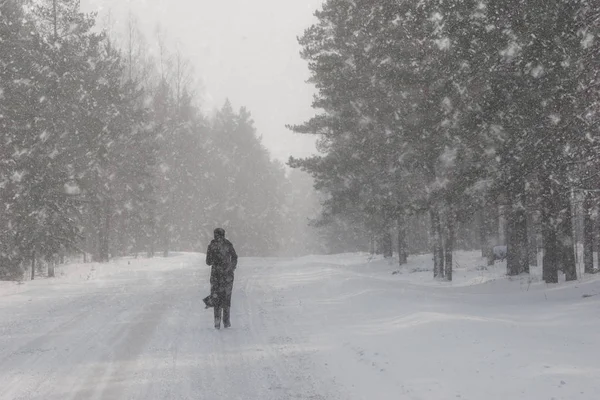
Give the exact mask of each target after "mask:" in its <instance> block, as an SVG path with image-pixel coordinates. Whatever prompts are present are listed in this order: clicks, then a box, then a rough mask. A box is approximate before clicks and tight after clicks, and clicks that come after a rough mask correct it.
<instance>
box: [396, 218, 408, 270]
mask: <svg viewBox="0 0 600 400" xmlns="http://www.w3.org/2000/svg"><path fill="white" fill-rule="evenodd" d="M407 262H408V251H407V248H406V219H405V218H404V217H403V216H401V217H398V264H400V265H404V264H406V263H407Z"/></svg>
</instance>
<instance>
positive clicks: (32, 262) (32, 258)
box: [31, 250, 35, 280]
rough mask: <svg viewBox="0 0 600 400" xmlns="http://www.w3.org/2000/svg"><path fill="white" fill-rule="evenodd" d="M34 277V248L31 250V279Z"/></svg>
mask: <svg viewBox="0 0 600 400" xmlns="http://www.w3.org/2000/svg"><path fill="white" fill-rule="evenodd" d="M34 279H35V250H33V251H32V252H31V280H34Z"/></svg>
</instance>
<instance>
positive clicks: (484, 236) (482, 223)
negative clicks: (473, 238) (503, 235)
mask: <svg viewBox="0 0 600 400" xmlns="http://www.w3.org/2000/svg"><path fill="white" fill-rule="evenodd" d="M477 222H478V224H479V246H480V247H481V258H484V257H486V256H487V248H488V236H489V235H488V229H487V221H486V210H485V208H482V209H481V211H479V214H478V216H477Z"/></svg>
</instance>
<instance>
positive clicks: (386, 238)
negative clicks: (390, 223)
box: [382, 228, 394, 258]
mask: <svg viewBox="0 0 600 400" xmlns="http://www.w3.org/2000/svg"><path fill="white" fill-rule="evenodd" d="M382 239H383V256H384V257H385V258H392V257H393V256H394V250H393V247H392V246H393V245H392V234H391V232H390V231H389V229H387V228H386V229H385V230H384V232H383V235H382Z"/></svg>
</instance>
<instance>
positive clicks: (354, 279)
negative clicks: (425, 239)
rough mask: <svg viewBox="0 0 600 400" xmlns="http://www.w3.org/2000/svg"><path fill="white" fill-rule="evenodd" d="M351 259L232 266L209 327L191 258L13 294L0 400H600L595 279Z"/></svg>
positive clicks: (203, 279)
mask: <svg viewBox="0 0 600 400" xmlns="http://www.w3.org/2000/svg"><path fill="white" fill-rule="evenodd" d="M360 260H363V259H361V258H360V257H359V256H357V255H347V256H336V257H306V258H302V259H242V260H241V263H240V268H239V269H238V273H237V276H236V286H235V293H234V305H233V310H232V323H233V326H234V327H233V329H231V330H221V331H216V330H215V329H214V328H212V327H211V325H212V324H211V322H212V321H211V312H210V311H206V310H204V309H203V307H202V306H201V303H202V302H201V298H202V297H203V296H204V295H206V293H207V291H208V282H207V279H208V270H207V268H206V267H205V266H204V265H203V263H202V256H201V255H194V254H182V255H177V256H173V257H170V258H167V259H158V260H152V261H144V260H133V261H132V263H135V264H136V268H131V269H124V270H123V271H121V272H118V271H117V272H115V273H114V274H112V275H106V276H102V277H89V279H87V280H70V281H69V280H65V281H61V280H60V279H57V280H54V281H52V282H50V283H51V284H45V283H47V282H45V283H40V282H35V283H31V284H28V285H23V286H25V287H26V288H25V289H23V290H20V291H19V292H17V293H12V292H11V293H9V294H6V295H3V296H0V399H3V400H4V399H6V400H9V399H10V400H13V399H14V400H16V399H23V400H31V399H39V400H67V399H81V400H92V399H140V400H141V399H194V400H200V399H206V400H212V399H215V400H217V399H222V400H238V399H239V400H242V399H243V400H254V399H256V400H292V399H311V400H319V399H322V400H329V399H331V400H336V399H338V400H355V399H356V400H358V399H360V400H362V399H365V400H367V399H368V400H387V399H394V400H397V399H400V400H401V399H440V400H442V399H444V400H446V399H454V398H459V399H463V400H464V399H472V400H481V399H486V400H490V399H498V400H500V399H511V400H515V399H536V400H537V399H548V400H550V399H556V400H559V399H569V400H573V399H589V400H597V399H598V394H599V393H600V379H599V378H600V350H598V348H599V347H598V338H599V337H600V336H599V332H600V301H599V300H600V299H599V298H600V296H597V295H596V294H598V293H600V284H599V281H598V280H597V279H596V280H590V281H587V282H578V283H575V284H562V285H561V286H559V287H555V288H546V287H544V286H543V285H532V286H531V287H529V286H528V285H527V287H525V286H524V285H522V284H521V283H516V282H508V281H506V280H502V281H493V282H488V283H485V284H480V285H464V286H460V285H459V284H456V285H454V286H453V287H447V286H444V285H441V284H440V285H438V286H435V285H434V286H424V285H421V284H419V283H418V282H413V281H412V280H411V279H412V277H413V275H412V274H410V271H409V270H406V271H404V273H400V274H397V275H391V273H390V271H391V270H392V269H393V267H390V266H388V265H385V264H383V263H379V264H377V263H373V264H369V265H366V264H364V262H363V263H362V264H361V263H360V262H359V261H360ZM144 263H146V264H144ZM417 275H418V273H417ZM417 275H414V276H417ZM460 276H461V271H460V269H459V270H457V272H456V277H457V281H459V280H460ZM48 282H49V281H48ZM584 295H585V296H584ZM588 296H591V297H588Z"/></svg>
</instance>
